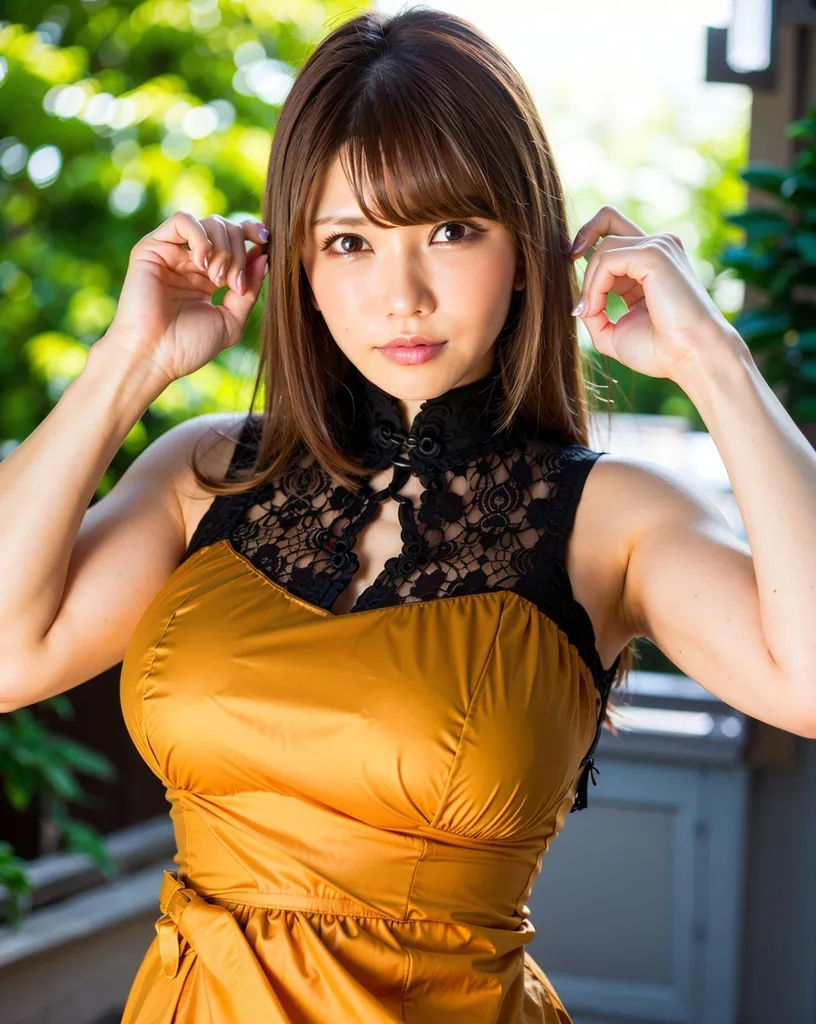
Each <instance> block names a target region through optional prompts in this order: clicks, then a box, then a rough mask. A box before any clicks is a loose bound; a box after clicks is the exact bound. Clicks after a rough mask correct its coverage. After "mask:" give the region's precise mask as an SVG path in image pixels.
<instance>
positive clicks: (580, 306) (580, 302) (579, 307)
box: [572, 297, 584, 316]
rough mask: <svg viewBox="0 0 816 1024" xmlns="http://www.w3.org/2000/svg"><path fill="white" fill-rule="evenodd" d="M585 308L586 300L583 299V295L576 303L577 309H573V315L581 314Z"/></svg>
mask: <svg viewBox="0 0 816 1024" xmlns="http://www.w3.org/2000/svg"><path fill="white" fill-rule="evenodd" d="M583 309H584V300H583V297H582V298H580V299H579V300H578V302H577V303H576V306H575V309H573V311H572V315H573V316H580V315H581V313H582V312H583Z"/></svg>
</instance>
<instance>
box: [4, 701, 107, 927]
mask: <svg viewBox="0 0 816 1024" xmlns="http://www.w3.org/2000/svg"><path fill="white" fill-rule="evenodd" d="M43 706H44V707H50V708H51V710H53V711H54V712H56V713H57V714H58V715H59V716H60V717H61V718H63V719H65V718H68V717H71V716H72V715H73V709H72V707H71V704H70V702H69V701H68V700H67V698H66V697H64V696H62V695H60V696H59V697H55V698H51V700H49V701H43ZM78 775H91V776H95V777H96V778H101V779H105V780H106V781H111V780H112V779H113V778H114V777H115V772H114V769H113V765H112V764H111V763H110V762H109V761H108V760H107V759H106V758H104V757H102V756H101V755H100V754H97V753H96V752H95V751H93V750H89V749H88V748H87V747H84V746H82V745H81V744H79V743H76V742H74V741H73V740H71V739H68V738H67V737H64V736H59V735H57V734H56V733H54V732H52V731H51V730H50V728H48V727H47V726H46V725H45V724H44V723H43V722H42V721H41V720H40V718H39V717H38V716H37V715H35V714H34V713H33V712H32V711H30V710H29V709H28V708H22V709H21V710H19V711H16V712H14V713H13V714H8V715H2V716H0V780H2V789H3V795H4V797H5V798H6V800H7V801H8V803H9V805H10V806H11V807H12V808H14V809H15V810H17V811H25V810H27V809H28V807H29V806H30V805H31V804H32V802H33V801H34V800H39V801H40V804H41V807H42V809H43V811H44V813H45V816H46V819H47V820H48V822H49V823H50V824H51V825H52V826H53V827H54V828H56V830H57V833H58V836H59V840H60V842H61V844H63V845H64V848H65V849H67V850H71V851H73V852H75V853H87V854H89V855H90V856H91V857H93V859H94V860H95V861H96V862H97V864H99V866H100V867H101V868H102V870H103V871H104V872H105V874H106V875H108V876H112V874H113V871H114V866H113V864H112V862H111V861H110V858H109V856H108V853H107V850H106V849H105V845H104V842H103V840H102V838H101V836H99V834H98V833H97V832H96V831H95V830H94V829H91V828H90V827H89V826H87V825H84V824H82V823H81V822H78V821H74V820H73V819H72V818H71V817H70V814H69V813H68V805H69V804H80V805H82V804H85V805H88V804H89V803H90V802H91V801H90V800H89V798H88V796H87V795H86V794H85V793H84V792H83V790H82V787H81V785H80V782H79V779H78V778H77V776H78ZM0 883H3V884H5V885H6V887H7V889H8V891H9V896H10V898H11V908H12V921H13V922H17V921H19V918H20V902H19V901H20V897H21V896H22V895H23V894H24V893H26V892H28V891H29V885H28V881H27V879H26V877H25V873H24V865H23V862H21V861H19V860H18V859H17V858H15V857H14V855H13V851H12V850H11V847H10V846H9V845H8V844H7V843H3V844H0Z"/></svg>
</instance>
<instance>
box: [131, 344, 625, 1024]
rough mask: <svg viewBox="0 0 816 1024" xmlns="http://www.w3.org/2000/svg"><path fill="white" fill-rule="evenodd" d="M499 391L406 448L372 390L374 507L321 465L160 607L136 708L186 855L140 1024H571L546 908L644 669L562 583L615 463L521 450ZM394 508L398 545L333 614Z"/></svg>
mask: <svg viewBox="0 0 816 1024" xmlns="http://www.w3.org/2000/svg"><path fill="white" fill-rule="evenodd" d="M499 394H500V392H499V380H498V375H497V369H496V365H495V364H494V368H493V371H492V372H491V374H490V375H488V376H487V377H486V378H482V379H481V380H478V381H475V382H473V383H470V384H466V385H463V386H460V387H458V388H454V389H451V390H450V391H448V392H446V393H445V394H443V395H441V396H439V397H436V398H433V399H430V400H428V401H426V402H424V403H423V404H422V406H421V408H420V411H419V412H418V414H417V416H416V417H415V419H414V421H413V423H412V425H411V429H410V430H409V431H408V432H407V433H406V432H405V431H404V427H403V424H402V419H401V414H400V409H399V406H398V403H397V401H396V399H394V398H393V397H392V396H391V395H389V394H388V393H386V392H384V391H382V390H381V389H380V388H378V387H377V386H376V385H374V384H373V383H372V382H370V381H369V380H368V379H367V378H365V377H363V376H362V375H361V374H360V373H359V372H358V371H356V370H355V369H354V368H352V371H351V375H350V377H349V378H348V381H347V383H346V385H345V387H341V389H340V394H339V395H338V396H337V404H336V408H337V410H338V416H337V429H338V430H339V431H340V434H339V437H340V439H341V441H342V443H343V444H344V445H347V446H348V449H347V450H349V451H351V452H353V453H354V454H355V457H357V459H358V464H361V465H362V466H363V467H365V473H361V475H360V481H361V485H360V488H359V490H355V491H350V490H347V489H346V488H345V487H342V486H339V485H338V486H335V485H334V483H333V482H332V480H331V478H330V477H329V476H328V475H327V474H326V473H325V471H323V470H322V469H321V468H320V467H319V465H317V464H316V463H315V464H310V463H309V461H308V459H306V460H305V461H303V462H302V463H297V464H295V465H293V467H292V468H291V469H289V470H288V471H287V472H284V473H282V474H281V475H280V476H279V477H278V478H277V479H275V480H274V481H273V482H272V483H267V484H265V485H258V486H257V487H256V488H254V489H253V490H251V491H250V492H248V493H247V494H242V495H237V496H218V497H216V498H215V499H214V500H213V501H212V504H211V505H210V507H209V508H208V510H207V512H206V513H205V515H204V517H203V518H202V520H201V522H200V524H199V526H198V527H197V529H196V532H195V535H194V536H193V538H192V540H191V542H190V545H189V549H188V552H187V555H186V557H185V558H184V560H183V561H182V563H181V564H180V565H179V566H178V567H177V569H176V571H175V572H174V573H173V574H172V576H171V577H170V578H169V579H168V580H167V582H166V584H165V585H164V586H163V587H162V589H161V590H160V592H159V593H158V594H157V595H156V596H155V598H154V600H153V601H152V603H151V604H150V606H149V607H148V608H147V609H146V611H145V613H144V615H143V617H142V618H141V620H140V622H139V624H138V625H137V627H136V629H135V631H134V634H133V636H132V638H131V641H130V643H129V646H128V648H127V652H126V655H125V658H124V661H123V665H122V673H121V704H122V709H123V713H124V717H125V722H126V725H127V728H128V732H129V734H130V736H131V737H132V739H133V742H134V743H135V745H136V747H137V748H138V750H139V752H140V753H141V755H142V757H143V758H144V760H145V761H146V762H147V764H148V765H149V767H150V768H151V769H152V771H153V772H154V773H155V774H156V775H157V776H158V778H159V779H160V780H161V782H162V783H163V784H164V786H165V787H166V796H167V800H168V802H169V804H170V817H171V819H172V822H173V826H174V830H175V836H176V841H177V853H176V855H175V856H174V862H175V864H176V870H175V871H174V872H167V871H165V872H164V875H163V880H162V883H161V886H160V891H159V911H160V914H161V916H160V917H159V918H158V920H157V922H156V932H157V934H156V937H155V938H154V940H153V942H152V943H151V944H150V946H149V947H148V949H147V951H146V953H145V956H144V959H143V960H142V963H141V965H140V967H139V969H138V973H137V975H136V977H135V980H134V982H133V985H132V987H131V990H130V993H129V996H128V1000H127V1004H126V1007H125V1011H124V1017H123V1024H171V1022H190V1024H205V1022H206V1024H236V1022H244V1021H246V1022H248V1024H249V1022H251V1024H290V1022H291V1024H341V1022H346V1024H349V1022H353V1024H358V1022H359V1024H390V1022H395V1021H403V1022H412V1024H465V1022H467V1024H477V1022H483V1024H569V1022H570V1018H569V1016H568V1014H567V1012H566V1010H565V1009H564V1007H563V1006H562V1004H561V1002H560V1000H559V999H558V996H557V994H556V992H555V991H554V989H553V986H552V984H551V983H550V981H549V980H548V978H547V976H546V974H545V973H544V971H543V970H542V969H541V968H540V967H539V966H538V964H537V963H536V962H535V961H534V960H533V958H532V957H531V956H530V955H529V953H527V952H526V951H525V946H526V945H527V944H528V943H529V942H530V940H531V939H532V938H533V937H534V935H535V928H534V927H533V924H532V922H531V920H530V916H529V915H530V910H529V907H528V906H527V900H528V899H529V896H530V893H531V889H532V885H533V883H534V881H535V878H536V877H537V875H538V873H539V871H540V869H541V863H542V858H543V856H544V854H545V852H546V850H547V848H548V846H549V844H550V842H551V840H552V839H553V838H554V837H555V836H556V834H557V833H558V831H559V829H560V828H561V826H562V825H563V823H564V821H565V818H566V815H567V814H568V813H569V812H570V811H571V810H577V809H581V808H583V807H584V806H586V790H587V781H588V779H589V777H590V773H591V772H593V771H596V770H597V769H595V768H594V760H593V754H594V751H595V747H596V744H597V742H598V739H599V736H600V731H601V726H602V721H603V716H604V711H605V708H606V701H607V696H608V693H609V687H610V685H611V683H612V681H613V677H614V674H615V670H616V668H617V666H618V662H619V660H620V655H619V656H618V658H617V659H616V660H615V663H614V664H613V665H612V666H610V668H609V669H608V670H604V668H603V666H602V664H601V661H600V656H599V654H598V652H597V650H596V646H595V636H594V633H593V627H592V623H591V620H590V618H589V616H588V614H587V612H586V611H585V609H584V608H583V606H582V605H580V604H579V603H578V602H577V601H576V600H575V599H574V597H573V595H572V590H571V587H570V582H569V578H568V576H567V572H566V567H565V551H566V545H567V539H568V536H569V533H570V530H571V528H572V523H573V520H574V515H575V509H576V506H577V503H578V500H579V497H580V493H581V490H582V487H583V484H584V481H585V480H586V476H587V474H588V472H589V470H590V469H591V467H592V466H593V465H594V463H595V461H596V460H597V458H598V457H599V456H600V455H602V454H605V453H603V452H596V451H593V450H591V449H588V448H585V447H583V446H581V445H574V444H564V443H560V442H559V441H558V439H557V438H554V437H553V436H551V435H547V434H545V433H542V428H540V427H533V426H532V425H531V424H529V423H527V422H525V421H523V420H522V419H520V418H519V419H517V420H516V422H515V423H514V424H513V425H512V426H511V427H510V428H509V429H508V430H505V431H502V432H499V431H496V429H495V427H494V426H493V415H494V413H495V409H496V403H497V400H498V395H499ZM260 421H261V418H260V416H258V415H248V416H247V419H246V422H245V424H244V427H243V431H242V434H241V437H240V439H239V441H238V442H237V444H236V446H235V454H234V455H233V458H232V462H231V464H230V468H229V471H228V476H229V477H230V478H237V476H238V475H239V474H238V471H239V470H240V469H241V468H242V467H244V466H246V465H248V464H249V463H250V462H251V459H252V454H253V450H254V449H253V446H254V445H257V443H258V428H259V425H260ZM389 466H393V467H394V468H393V476H392V478H391V483H390V484H389V485H388V486H387V487H386V488H384V489H382V490H380V491H377V492H375V491H374V490H373V489H372V488H371V487H370V486H368V484H367V482H366V481H367V480H368V479H369V477H370V476H371V475H373V474H374V473H375V472H376V471H378V470H380V469H383V468H387V467H389ZM412 473H413V474H415V475H416V476H417V477H418V479H419V480H420V482H421V485H422V495H421V499H420V500H419V502H418V505H415V503H414V501H413V500H412V499H411V498H410V497H408V496H406V495H402V494H400V490H401V488H402V487H404V485H405V482H406V480H407V479H408V477H409V475H410V474H412ZM386 500H396V501H398V502H399V503H400V507H399V517H400V524H401V528H402V548H401V550H400V551H398V552H395V554H394V556H393V557H391V558H389V559H388V560H387V561H386V562H385V564H384V566H383V568H382V571H381V572H380V574H379V575H378V576H377V578H376V580H375V581H374V582H373V583H372V584H371V585H370V586H369V587H367V588H366V589H365V590H363V591H362V592H361V593H360V594H359V596H358V598H357V600H356V602H355V604H354V606H353V608H352V609H351V611H349V612H346V613H334V612H332V611H331V608H332V605H333V604H334V602H335V600H336V599H337V596H338V595H339V594H340V593H341V592H342V590H343V589H344V587H345V586H346V585H347V584H348V583H349V582H350V581H351V579H352V578H353V577H354V575H355V572H356V571H357V569H358V567H359V563H358V559H357V555H356V554H355V551H354V547H355V538H356V537H357V535H358V534H359V532H360V531H361V530H362V529H363V527H364V526H365V524H366V522H368V521H369V520H370V519H371V518H372V517H373V516H374V515H375V514H376V512H377V507H378V505H379V503H380V502H382V501H386ZM592 782H593V783H594V782H595V778H594V775H593V776H592Z"/></svg>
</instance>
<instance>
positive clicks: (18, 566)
mask: <svg viewBox="0 0 816 1024" xmlns="http://www.w3.org/2000/svg"><path fill="white" fill-rule="evenodd" d="M260 228H261V225H259V224H257V222H251V221H244V222H243V223H242V224H241V225H237V226H236V225H231V224H226V223H225V222H224V221H223V220H222V219H221V218H216V217H212V218H206V219H205V220H204V221H201V222H199V221H198V220H196V219H195V218H194V217H192V216H191V215H190V214H188V213H185V212H183V211H181V212H179V213H177V214H174V215H173V216H171V217H170V218H169V219H168V220H167V221H165V222H164V223H163V224H161V225H160V226H159V227H158V228H157V229H156V230H155V231H153V232H150V233H149V234H148V235H146V236H145V237H144V238H143V239H141V240H140V241H139V242H138V243H137V245H136V246H135V247H134V249H133V252H132V254H131V259H130V263H129V265H128V275H127V277H126V279H125V283H124V286H123V288H122V293H121V295H120V298H119V303H118V305H117V311H116V315H115V317H114V321H113V323H112V324H111V326H110V327H109V328H108V331H107V332H106V333H105V335H104V337H102V338H101V339H100V340H99V341H97V342H96V343H95V344H94V345H92V346H91V348H90V349H89V351H88V355H87V357H86V360H85V365H84V367H83V369H82V371H81V373H80V374H79V376H78V377H77V378H76V380H74V381H73V382H72V383H71V384H70V385H69V386H68V388H67V389H66V390H65V392H64V393H63V395H62V397H61V398H60V400H59V401H58V402H57V404H56V405H55V407H54V408H53V409H52V410H51V412H50V413H49V414H48V416H47V417H46V418H45V419H44V420H43V421H42V423H40V425H39V426H38V427H37V428H36V430H34V432H33V433H32V434H31V435H30V436H29V437H27V438H26V439H25V440H24V441H23V442H22V444H20V445H19V446H18V447H17V448H15V449H14V450H13V451H12V452H11V454H10V455H9V456H8V457H7V458H6V459H4V460H3V461H2V462H0V711H12V710H15V709H16V708H20V707H25V706H26V705H29V704H34V703H36V702H37V701H40V700H44V699H45V698H46V697H50V696H53V695H54V694H56V693H61V692H62V691H64V690H67V689H70V688H71V687H72V686H77V685H78V684H80V683H82V682H85V681H86V680H88V679H91V678H93V677H94V676H95V675H97V674H98V673H100V672H102V671H103V670H104V669H106V668H110V667H111V666H112V665H115V664H116V663H117V662H118V661H121V659H122V657H123V656H124V652H125V650H126V648H127V644H128V642H129V639H130V637H131V635H132V633H133V629H134V627H135V625H136V623H137V622H138V620H139V618H140V617H141V615H142V613H143V612H144V610H145V608H146V607H147V605H148V604H149V602H150V600H152V598H153V597H154V596H155V594H156V593H157V591H158V590H159V589H160V587H161V586H162V585H163V583H164V582H165V581H166V580H167V578H168V577H169V576H170V574H171V573H172V572H173V571H174V570H175V568H176V567H177V566H178V565H179V564H180V562H181V561H182V559H183V556H184V552H185V550H186V538H185V533H186V525H185V516H184V509H183V508H182V507H181V504H180V498H179V495H180V493H181V492H180V488H179V486H178V484H179V482H180V481H182V480H185V479H189V474H188V468H189V456H190V453H191V451H192V450H193V449H194V448H195V447H196V446H197V443H198V441H199V440H200V439H202V438H203V437H204V436H205V435H206V434H207V433H208V432H210V430H211V427H212V425H213V420H214V419H218V420H219V423H218V425H219V426H222V423H221V422H220V420H221V418H222V417H223V415H225V414H222V415H221V416H220V417H219V416H217V415H216V416H215V417H213V416H198V417H194V418H193V419H190V420H188V421H186V422H184V423H181V424H179V425H178V426H176V427H173V428H172V429H171V430H168V431H167V432H166V433H164V434H162V436H161V437H159V438H158V439H157V440H155V441H154V442H153V443H152V444H151V445H150V446H149V447H148V448H147V449H146V450H145V451H144V452H142V454H141V455H140V456H139V457H138V458H137V459H136V460H135V462H134V463H133V464H132V465H131V466H130V467H129V468H128V470H127V471H126V472H125V473H124V474H123V475H122V478H121V479H120V480H119V481H118V482H117V484H116V485H115V487H113V488H112V489H111V491H110V493H109V494H106V495H105V497H103V498H102V499H101V500H100V501H98V502H96V503H95V504H94V505H90V502H91V500H92V498H93V495H94V493H95V491H96V488H97V487H98V485H99V481H100V480H101V478H102V475H103V473H104V472H105V470H106V469H107V467H108V466H109V465H110V462H111V460H112V459H113V456H114V455H115V454H116V452H117V451H118V450H119V448H120V446H121V444H122V442H123V441H124V439H125V437H126V436H127V434H128V433H129V432H130V430H131V429H132V427H133V426H134V424H135V423H136V422H137V421H138V420H139V419H140V418H141V416H142V415H143V414H144V412H145V410H146V409H147V408H148V406H150V404H151V403H152V402H153V401H155V399H156V398H157V397H158V396H159V395H160V394H161V392H162V391H163V390H164V389H165V388H166V387H167V386H168V385H169V384H170V383H172V382H173V381H174V380H176V379H178V378H180V377H183V376H186V375H187V374H189V373H192V372H194V370H196V369H198V368H199V367H200V366H203V365H204V364H205V363H207V362H209V361H210V360H211V359H212V358H213V357H214V356H215V355H217V354H218V352H220V351H222V350H223V349H224V348H227V347H229V346H231V345H235V344H237V343H238V341H240V338H241V334H242V331H243V329H244V326H245V324H246V320H247V317H248V316H249V312H250V310H251V308H252V305H253V304H254V302H255V301H256V299H257V297H258V293H259V291H260V288H261V284H262V281H263V276H264V273H265V262H266V261H265V258H264V252H263V248H262V247H260V246H259V247H256V248H255V249H252V250H250V252H249V253H247V252H246V250H245V248H244V242H245V239H247V238H252V236H253V235H254V236H255V237H256V238H258V231H259V230H260ZM208 253H209V260H207V261H206V263H207V265H206V266H205V259H204V258H205V256H206V255H207V254H208ZM221 268H223V269H225V270H226V275H225V276H223V277H222V276H220V275H219V270H220V269H221ZM242 278H244V279H245V282H246V285H245V287H242V280H241V279H242ZM222 283H226V284H228V285H229V286H230V287H229V289H228V291H227V292H226V293H225V295H224V298H223V301H222V303H221V305H220V306H214V305H213V304H212V303H211V302H210V298H211V296H212V293H213V292H214V291H215V290H216V289H217V287H218V286H219V285H220V284H222ZM244 415H245V414H244ZM228 418H229V415H228ZM233 419H234V420H235V422H236V424H237V425H238V426H240V421H241V420H242V419H243V415H238V416H237V417H235V416H233ZM233 436H234V435H233ZM229 447H230V448H234V445H230V446H229ZM213 450H214V451H215V448H214V449H213ZM218 453H219V454H217V455H216V460H217V461H216V465H215V471H216V472H218V471H219V470H222V469H223V470H225V469H226V463H225V462H224V460H223V456H224V445H223V444H222V445H220V446H219V447H218ZM205 468H206V469H207V470H208V471H211V472H212V469H211V466H210V465H207V466H206V467H205Z"/></svg>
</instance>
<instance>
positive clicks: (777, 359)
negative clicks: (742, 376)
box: [722, 107, 816, 424]
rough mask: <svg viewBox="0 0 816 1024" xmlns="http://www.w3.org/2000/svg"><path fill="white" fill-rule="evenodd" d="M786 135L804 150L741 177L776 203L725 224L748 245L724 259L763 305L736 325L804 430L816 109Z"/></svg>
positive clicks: (813, 393)
mask: <svg viewBox="0 0 816 1024" xmlns="http://www.w3.org/2000/svg"><path fill="white" fill-rule="evenodd" d="M786 134H787V136H788V138H790V139H797V140H799V142H800V143H801V144H802V145H801V149H800V151H799V152H798V154H797V155H796V156H795V157H794V159H793V162H792V164H791V165H790V166H789V167H777V166H775V165H773V164H770V163H768V162H766V161H756V162H753V163H751V164H750V165H749V167H748V169H747V170H746V171H744V172H743V174H742V177H743V178H744V180H745V181H746V182H747V183H748V185H750V186H751V187H752V188H754V189H756V190H757V192H759V193H761V194H762V195H763V196H764V197H769V198H770V202H768V201H767V199H766V201H765V203H764V204H763V205H762V206H756V207H753V208H751V209H748V210H745V211H743V212H740V213H735V214H731V215H730V216H728V217H727V218H726V219H727V220H728V221H730V223H732V224H734V225H736V226H737V227H739V228H741V229H742V230H743V231H744V233H745V239H744V241H743V243H742V244H741V245H736V246H732V247H731V248H729V249H728V250H726V252H725V253H724V254H723V257H722V261H723V264H724V265H725V266H728V267H731V268H733V270H734V271H735V272H736V273H737V274H738V275H739V277H740V278H741V279H742V280H743V281H745V282H746V283H747V284H749V285H750V286H752V288H753V289H754V290H755V292H756V293H757V296H758V299H759V302H758V303H757V304H756V305H754V304H752V306H751V308H748V309H745V310H744V311H743V312H742V313H740V315H739V316H738V317H737V318H736V319H735V320H734V326H735V327H736V329H737V330H738V331H739V332H740V334H741V335H742V337H743V338H744V339H745V342H746V344H747V345H748V347H749V348H750V349H751V351H752V352H753V353H756V354H757V355H758V356H759V357H760V358H761V361H762V372H763V376H764V377H765V379H766V380H767V381H768V383H769V384H771V385H772V386H779V387H780V388H781V389H782V392H783V393H782V395H780V400H781V401H783V403H784V404H785V407H786V408H787V409H788V411H789V412H790V414H791V416H792V417H793V418H794V419H795V420H797V422H799V423H800V424H802V423H813V422H814V421H816V302H814V298H816V290H814V285H816V107H813V108H811V109H810V111H809V112H808V115H807V116H806V117H804V118H802V119H801V120H799V121H794V122H793V123H792V124H790V125H788V126H787V129H786Z"/></svg>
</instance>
